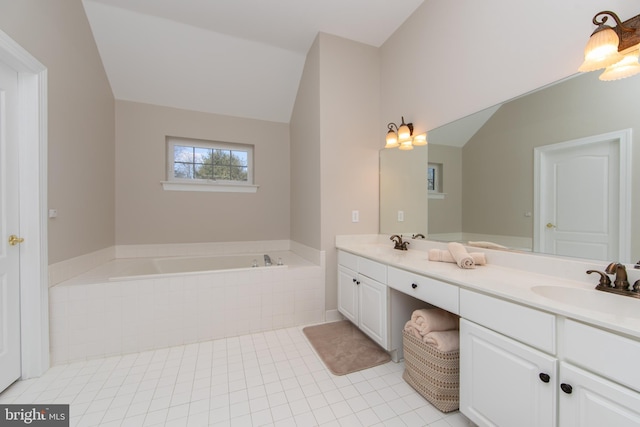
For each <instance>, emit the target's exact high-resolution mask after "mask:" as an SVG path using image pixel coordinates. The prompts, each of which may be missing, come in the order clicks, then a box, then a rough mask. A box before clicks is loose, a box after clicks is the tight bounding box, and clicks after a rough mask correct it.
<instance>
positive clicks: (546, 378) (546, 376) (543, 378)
mask: <svg viewBox="0 0 640 427" xmlns="http://www.w3.org/2000/svg"><path fill="white" fill-rule="evenodd" d="M538 376H539V377H540V380H541V381H542V382H543V383H548V382H549V380H551V377H550V376H549V374H545V373H544V372H541V373H540V375H538Z"/></svg>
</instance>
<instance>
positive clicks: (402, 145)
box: [398, 139, 413, 150]
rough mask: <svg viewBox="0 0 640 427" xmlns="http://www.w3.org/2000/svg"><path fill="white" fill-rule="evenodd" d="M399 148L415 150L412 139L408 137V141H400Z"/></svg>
mask: <svg viewBox="0 0 640 427" xmlns="http://www.w3.org/2000/svg"><path fill="white" fill-rule="evenodd" d="M398 149H399V150H413V145H412V144H411V139H408V140H406V141H402V142H401V143H400V147H398Z"/></svg>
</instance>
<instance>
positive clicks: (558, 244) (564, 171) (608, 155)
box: [538, 139, 622, 261]
mask: <svg viewBox="0 0 640 427" xmlns="http://www.w3.org/2000/svg"><path fill="white" fill-rule="evenodd" d="M556 146H557V148H556ZM556 146H550V147H548V148H547V149H546V150H545V151H544V152H543V153H542V155H541V158H540V179H541V182H540V184H539V185H540V189H541V194H540V211H539V215H540V216H539V217H538V221H539V227H540V239H541V241H540V250H541V251H542V252H544V253H549V254H555V255H564V256H576V257H580V258H590V259H598V260H611V261H620V260H621V259H620V256H621V255H622V254H621V253H620V250H619V247H620V242H619V236H620V228H619V227H620V221H619V218H620V216H619V207H620V150H619V141H618V140H614V139H603V140H599V141H595V142H591V143H588V144H584V143H579V142H576V143H572V144H568V145H566V144H556Z"/></svg>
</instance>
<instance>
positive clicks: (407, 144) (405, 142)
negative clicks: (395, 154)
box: [384, 117, 427, 150]
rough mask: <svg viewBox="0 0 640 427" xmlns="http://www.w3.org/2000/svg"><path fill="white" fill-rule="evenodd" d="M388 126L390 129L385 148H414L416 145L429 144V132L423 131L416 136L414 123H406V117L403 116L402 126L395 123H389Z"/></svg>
mask: <svg viewBox="0 0 640 427" xmlns="http://www.w3.org/2000/svg"><path fill="white" fill-rule="evenodd" d="M387 128H388V129H389V131H388V132H387V139H386V141H387V143H386V145H385V146H384V148H396V147H398V148H399V149H400V150H413V147H414V145H415V146H419V145H427V134H426V133H421V134H419V135H415V136H414V135H413V123H405V122H404V117H402V123H400V126H398V125H396V124H395V123H389V124H388V125H387Z"/></svg>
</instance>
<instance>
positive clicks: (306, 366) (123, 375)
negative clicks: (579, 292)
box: [0, 327, 472, 427]
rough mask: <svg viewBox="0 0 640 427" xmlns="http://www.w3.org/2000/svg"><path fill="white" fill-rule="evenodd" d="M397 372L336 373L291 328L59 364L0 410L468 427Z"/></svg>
mask: <svg viewBox="0 0 640 427" xmlns="http://www.w3.org/2000/svg"><path fill="white" fill-rule="evenodd" d="M403 369H404V365H403V364H402V363H400V364H397V363H393V362H389V363H387V364H385V365H381V366H378V367H375V368H371V369H368V370H365V371H360V372H356V373H353V374H349V375H346V376H334V375H332V374H331V373H330V372H329V371H328V370H327V369H326V368H325V366H324V365H323V363H322V362H321V361H320V359H319V358H318V356H317V355H316V353H315V352H314V350H313V348H312V347H311V345H310V344H309V342H308V341H307V340H306V338H305V337H304V335H303V333H302V328H301V327H295V328H288V329H281V330H277V331H270V332H264V333H257V334H253V335H246V336H241V337H235V338H227V339H220V340H215V341H207V342H202V343H198V344H191V345H185V346H180V347H172V348H168V349H162V350H155V351H148V352H144V353H137V354H131V355H125V356H116V357H109V358H104V359H96V360H90V361H84V362H76V363H71V364H68V365H59V366H55V367H53V368H51V369H49V370H48V371H47V372H46V373H45V374H44V375H43V376H42V377H40V378H36V379H31V380H26V381H18V382H16V383H15V384H13V385H12V386H11V387H9V388H8V389H7V390H5V391H4V392H3V393H2V394H0V403H39V404H47V403H69V404H70V405H71V407H70V412H71V426H78V427H79V426H135V427H139V426H163V425H164V426H207V425H209V426H263V425H264V426H267V425H275V426H305V427H306V426H383V425H384V426H432V427H467V426H469V425H472V423H470V422H469V421H468V420H467V418H466V417H464V415H462V414H461V413H459V412H453V413H449V414H443V413H441V412H440V411H438V410H437V409H435V408H434V407H433V406H431V405H430V404H429V403H428V402H427V401H426V400H424V399H423V398H422V397H421V396H420V395H418V394H417V393H416V392H415V391H414V390H413V389H412V388H411V387H410V386H409V385H407V384H406V383H405V382H404V380H403V379H402V371H403Z"/></svg>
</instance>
